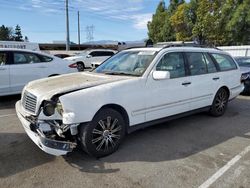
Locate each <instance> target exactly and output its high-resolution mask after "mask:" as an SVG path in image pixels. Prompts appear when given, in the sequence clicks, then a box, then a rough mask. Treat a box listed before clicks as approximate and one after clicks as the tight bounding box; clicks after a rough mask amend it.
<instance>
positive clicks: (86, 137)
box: [79, 108, 125, 158]
mask: <svg viewBox="0 0 250 188" xmlns="http://www.w3.org/2000/svg"><path fill="white" fill-rule="evenodd" d="M108 122H110V123H108ZM79 137H80V144H81V145H82V148H83V150H84V151H86V152H87V153H88V154H89V155H91V156H94V157H97V158H100V157H104V156H107V155H110V154H111V153H113V152H115V151H116V150H117V149H118V147H119V145H120V144H121V142H122V140H123V138H124V137H125V121H124V119H123V117H122V115H121V114H120V113H119V112H117V111H115V110H113V109H111V108H106V109H103V110H101V111H100V112H98V113H97V114H96V115H95V117H94V118H93V120H92V121H91V122H90V123H89V124H87V125H82V126H80V134H79Z"/></svg>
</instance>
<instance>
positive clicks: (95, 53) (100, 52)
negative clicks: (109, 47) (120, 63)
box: [89, 51, 114, 57]
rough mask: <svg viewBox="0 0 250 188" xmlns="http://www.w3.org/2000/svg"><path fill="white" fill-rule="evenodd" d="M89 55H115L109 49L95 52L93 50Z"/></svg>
mask: <svg viewBox="0 0 250 188" xmlns="http://www.w3.org/2000/svg"><path fill="white" fill-rule="evenodd" d="M89 55H91V56H92V57H100V56H112V55H114V52H109V51H94V52H91V53H90V54H89Z"/></svg>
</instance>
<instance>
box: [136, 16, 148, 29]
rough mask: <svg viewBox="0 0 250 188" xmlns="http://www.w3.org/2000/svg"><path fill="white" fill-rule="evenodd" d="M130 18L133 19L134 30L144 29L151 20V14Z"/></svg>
mask: <svg viewBox="0 0 250 188" xmlns="http://www.w3.org/2000/svg"><path fill="white" fill-rule="evenodd" d="M132 17H133V18H134V27H135V28H136V29H146V28H147V24H148V22H149V21H151V19H152V14H137V15H134V16H132Z"/></svg>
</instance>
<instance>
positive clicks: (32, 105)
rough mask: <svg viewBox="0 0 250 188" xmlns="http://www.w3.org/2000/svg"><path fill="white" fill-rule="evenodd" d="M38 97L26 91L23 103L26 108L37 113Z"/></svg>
mask: <svg viewBox="0 0 250 188" xmlns="http://www.w3.org/2000/svg"><path fill="white" fill-rule="evenodd" d="M36 103H37V97H36V96H35V95H32V94H31V93H29V92H27V91H25V92H24V94H23V99H22V105H23V107H24V109H25V110H27V111H29V112H31V113H35V112H36Z"/></svg>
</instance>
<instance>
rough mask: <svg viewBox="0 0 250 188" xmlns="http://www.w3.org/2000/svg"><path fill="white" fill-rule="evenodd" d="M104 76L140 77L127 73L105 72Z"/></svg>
mask: <svg viewBox="0 0 250 188" xmlns="http://www.w3.org/2000/svg"><path fill="white" fill-rule="evenodd" d="M104 74H108V75H124V76H139V75H136V74H131V73H126V72H104Z"/></svg>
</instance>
